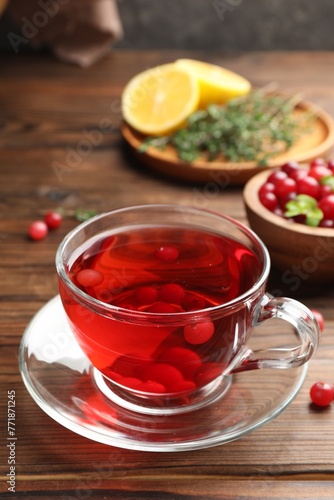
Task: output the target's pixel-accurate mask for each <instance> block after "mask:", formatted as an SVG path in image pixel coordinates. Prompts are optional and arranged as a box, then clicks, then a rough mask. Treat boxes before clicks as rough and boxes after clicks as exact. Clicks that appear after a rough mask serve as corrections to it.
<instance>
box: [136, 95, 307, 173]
mask: <svg viewBox="0 0 334 500" xmlns="http://www.w3.org/2000/svg"><path fill="white" fill-rule="evenodd" d="M298 100H299V99H298V98H296V97H294V98H289V99H287V98H285V97H283V96H278V95H265V94H264V93H263V92H261V91H257V92H253V93H251V94H249V95H248V96H246V97H242V98H238V99H233V100H231V101H229V102H228V103H227V104H226V105H225V106H221V105H216V104H212V105H210V106H209V107H208V108H207V109H206V110H199V111H195V112H194V113H193V114H192V115H191V116H190V117H189V119H188V122H187V126H186V127H185V128H182V129H180V130H177V131H176V132H174V133H172V134H171V135H168V136H163V137H148V138H147V139H146V140H145V141H144V142H143V143H142V145H141V146H140V148H139V150H140V151H141V152H145V151H147V149H148V148H149V147H151V146H153V147H156V148H159V149H164V148H165V147H166V146H167V145H171V146H173V147H174V148H175V149H176V150H177V154H178V157H179V158H180V160H182V161H186V162H190V163H191V162H193V161H194V160H196V158H198V157H199V156H201V155H202V154H203V153H204V154H205V155H206V157H207V159H208V160H209V161H212V160H215V159H216V158H217V157H219V156H224V157H225V158H227V159H228V160H229V161H232V162H238V161H257V162H258V163H259V164H260V165H265V164H267V162H268V160H269V158H271V157H272V156H276V155H278V154H280V153H282V152H284V151H286V150H287V149H289V148H290V147H291V146H292V145H293V144H294V143H295V142H296V141H297V139H298V138H299V137H300V134H301V132H302V131H303V130H304V129H305V128H306V126H307V125H308V124H309V116H307V117H306V116H305V114H303V115H301V116H297V115H296V114H295V113H293V111H294V109H295V106H296V104H297V102H298Z"/></svg>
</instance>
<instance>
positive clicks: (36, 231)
mask: <svg viewBox="0 0 334 500" xmlns="http://www.w3.org/2000/svg"><path fill="white" fill-rule="evenodd" d="M48 232H49V229H48V226H47V225H46V223H45V222H44V221H42V220H35V221H34V222H32V223H31V224H30V226H29V228H28V235H29V237H30V238H31V239H32V240H34V241H38V240H43V239H44V238H45V237H46V235H47V234H48Z"/></svg>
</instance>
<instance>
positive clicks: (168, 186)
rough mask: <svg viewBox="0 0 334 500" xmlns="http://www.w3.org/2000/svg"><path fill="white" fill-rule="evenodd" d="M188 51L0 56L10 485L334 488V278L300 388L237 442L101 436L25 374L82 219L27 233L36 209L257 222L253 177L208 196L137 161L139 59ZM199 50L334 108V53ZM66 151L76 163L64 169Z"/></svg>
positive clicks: (187, 490)
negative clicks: (133, 109) (250, 209)
mask: <svg viewBox="0 0 334 500" xmlns="http://www.w3.org/2000/svg"><path fill="white" fill-rule="evenodd" d="M181 55H182V56H184V54H183V53H182V54H180V53H178V54H175V53H173V54H172V53H168V52H161V53H159V52H140V53H135V52H121V51H119V52H118V51H116V52H113V53H112V54H111V55H110V56H109V57H108V58H107V59H105V60H103V61H101V62H99V63H97V64H96V65H95V66H94V67H92V68H88V69H80V68H78V67H74V66H68V65H64V64H62V63H60V62H58V61H56V60H54V59H52V58H49V57H46V56H44V55H18V56H14V55H13V56H3V57H1V58H0V67H1V78H0V169H1V170H0V175H1V178H0V179H1V182H0V207H1V221H0V253H1V258H0V266H1V305H0V308H1V319H0V325H1V337H0V345H1V350H0V360H1V363H0V405H1V406H0V408H1V414H0V468H1V474H2V476H1V483H0V491H1V492H2V493H1V498H7V496H8V498H39V499H49V498H61V499H64V500H65V499H88V498H91V499H94V500H97V499H101V500H102V499H110V500H111V499H116V498H124V499H139V498H141V499H153V498H154V499H173V500H181V499H186V498H187V499H190V498H194V499H195V498H202V499H210V498H212V499H218V498H219V499H227V498H229V499H230V498H233V499H238V500H241V499H253V498H254V499H255V498H259V499H267V498H277V499H280V500H283V499H296V498H303V499H312V500H314V499H318V498H331V499H333V498H334V425H333V424H334V416H333V408H332V407H330V408H328V409H326V410H324V411H315V410H314V408H312V407H311V406H310V404H309V389H310V386H311V385H312V384H313V382H315V381H317V380H320V379H326V380H328V381H330V382H331V381H332V382H333V381H334V367H333V362H332V360H333V359H334V348H333V345H334V312H333V310H334V308H333V298H334V292H333V287H331V286H328V287H327V288H325V287H324V288H323V289H321V290H318V291H315V290H312V289H311V291H308V293H307V294H304V296H303V297H302V299H303V301H304V303H305V304H306V305H308V306H309V307H314V308H317V309H319V310H320V311H321V312H322V313H323V315H324V317H325V320H326V330H325V332H324V334H323V337H322V343H321V347H320V348H319V350H318V352H317V354H316V356H315V358H314V359H313V360H312V361H311V362H310V364H309V369H308V374H307V378H306V380H305V382H304V384H303V387H302V389H301V391H300V392H299V394H298V396H297V398H296V399H295V400H294V401H293V402H292V403H291V404H290V405H289V406H288V408H287V409H286V410H285V411H284V412H283V413H282V414H281V415H279V416H278V417H277V418H276V419H275V420H273V421H272V422H270V423H268V424H267V425H265V426H263V427H261V428H260V429H258V430H256V431H255V432H253V433H251V434H249V435H247V436H246V437H244V438H242V439H239V440H237V441H234V442H230V443H228V444H225V445H221V446H217V447H214V448H208V449H203V450H196V451H189V452H180V453H158V452H143V451H132V450H126V449H121V448H116V447H109V446H106V445H104V444H99V443H97V442H94V441H91V440H88V439H86V438H84V437H82V436H80V435H77V434H75V433H72V432H71V431H69V430H68V429H66V428H64V427H62V426H61V425H60V424H58V423H57V422H55V421H54V420H52V419H51V418H50V417H49V416H47V415H46V414H45V413H44V412H43V411H42V410H41V409H40V408H39V407H38V406H37V404H36V403H35V402H34V401H33V400H32V398H31V397H30V395H29V394H28V392H27V390H26V388H25V386H24V384H23V382H22V379H21V376H20V372H19V368H18V347H19V344H20V341H21V337H22V334H23V332H24V330H25V328H26V326H27V324H28V322H29V320H30V319H31V318H32V316H33V315H34V314H35V313H36V312H37V311H38V310H39V309H40V308H41V307H42V306H43V305H44V304H45V303H46V302H47V301H48V300H49V299H51V298H52V297H53V296H55V295H56V294H57V281H56V274H55V268H54V256H55V251H56V248H57V246H58V244H59V243H60V241H61V239H62V238H63V236H64V235H65V234H66V233H67V232H68V231H69V230H70V229H71V228H73V227H74V226H75V225H76V224H77V222H76V221H75V220H74V219H73V218H72V217H66V218H65V221H64V223H63V225H62V226H61V228H60V229H58V230H56V231H53V232H52V233H50V234H49V235H48V237H47V238H46V239H45V240H43V241H41V242H38V243H34V242H31V241H29V240H28V238H27V236H26V235H27V227H28V225H29V223H30V222H31V221H32V220H34V219H38V218H41V217H42V216H43V214H44V213H45V212H46V211H47V210H49V209H54V208H56V207H59V206H62V207H64V208H66V209H68V210H69V211H70V210H73V209H76V208H78V207H83V208H93V209H95V210H96V211H98V212H101V211H107V210H111V209H114V208H116V207H121V206H126V205H130V204H140V203H153V202H176V203H180V204H190V205H195V206H202V207H207V208H212V209H215V210H218V211H221V212H224V213H226V214H228V215H230V216H232V217H234V218H236V219H238V220H240V221H242V222H245V223H247V220H246V216H245V210H244V207H243V202H242V198H241V192H242V190H241V188H238V187H234V188H227V189H225V190H224V191H216V190H215V191H214V192H213V194H211V195H210V194H209V193H208V191H205V186H199V185H191V184H189V183H180V182H174V181H173V180H168V179H166V178H163V177H160V176H159V175H157V174H155V173H153V172H152V171H150V170H148V169H146V168H144V167H143V166H141V165H139V164H137V163H136V162H134V161H133V159H132V157H131V155H129V154H128V151H127V150H126V148H125V147H124V144H123V141H122V137H121V134H120V130H119V126H120V122H121V116H120V106H119V104H120V100H119V99H120V95H121V91H122V88H123V86H124V84H125V83H126V82H127V81H128V80H129V78H130V77H131V76H133V75H134V74H135V73H137V72H138V71H140V70H142V69H144V68H147V67H149V66H153V65H156V64H161V63H164V62H167V61H170V60H172V59H173V58H175V57H179V56H181ZM187 56H192V57H197V58H202V59H207V60H210V61H212V62H216V63H219V64H221V65H225V66H227V67H229V68H231V69H233V70H236V71H238V72H240V73H241V74H244V75H245V76H247V77H248V78H249V79H250V80H251V81H252V83H253V84H254V86H257V87H259V86H265V85H267V84H268V83H270V82H272V81H276V82H278V84H279V86H280V87H281V88H283V89H286V90H288V91H289V92H300V91H301V92H302V93H303V95H304V97H305V98H307V99H309V100H312V101H313V102H315V103H317V104H318V105H320V106H321V107H323V108H324V109H325V110H326V111H327V112H328V113H329V114H331V115H332V116H334V73H333V71H332V68H333V67H334V54H333V53H302V52H301V53H281V52H275V53H243V54H238V55H219V54H205V53H202V54H187ZM94 133H95V134H94ZM85 141H86V142H85ZM87 141H88V143H87ZM87 144H88V146H87ZM85 145H86V146H85ZM75 153H76V154H75ZM55 162H58V163H55ZM56 164H58V165H59V164H62V165H65V167H66V168H64V170H61V171H60V170H59V169H57V168H55V165H56ZM274 279H275V276H274ZM290 295H291V292H290ZM295 298H300V296H298V295H295ZM277 340H279V334H278V339H277ZM11 391H13V392H11ZM10 394H13V395H15V402H16V407H15V409H16V411H15V414H16V420H15V437H16V438H17V439H16V440H15V447H14V448H15V451H14V455H15V489H16V493H15V494H14V493H12V492H8V490H7V488H8V486H9V484H8V483H6V481H7V480H8V476H7V475H8V474H9V473H10V468H9V467H10V464H8V459H9V457H10V448H9V447H8V446H7V444H8V432H7V420H8V413H7V411H8V401H9V399H8V398H9V395H10ZM26 492H27V493H26Z"/></svg>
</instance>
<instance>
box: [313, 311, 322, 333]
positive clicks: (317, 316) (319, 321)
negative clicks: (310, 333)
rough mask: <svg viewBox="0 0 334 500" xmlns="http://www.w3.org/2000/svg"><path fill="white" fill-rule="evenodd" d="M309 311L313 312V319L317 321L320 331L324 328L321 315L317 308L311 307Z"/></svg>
mask: <svg viewBox="0 0 334 500" xmlns="http://www.w3.org/2000/svg"><path fill="white" fill-rule="evenodd" d="M311 312H312V313H313V314H314V316H315V319H316V320H317V321H318V324H319V328H320V331H321V332H322V331H323V330H324V328H325V320H324V317H323V315H322V314H321V312H320V311H318V310H317V309H311Z"/></svg>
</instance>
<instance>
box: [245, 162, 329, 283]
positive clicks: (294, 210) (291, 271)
mask: <svg viewBox="0 0 334 500" xmlns="http://www.w3.org/2000/svg"><path fill="white" fill-rule="evenodd" d="M243 198H244V203H245V207H246V212H247V217H248V221H249V224H250V226H251V228H252V229H253V230H254V232H256V233H257V234H258V236H259V237H260V238H261V239H262V241H263V242H264V244H265V245H266V247H267V248H268V250H269V253H270V257H271V261H272V265H273V266H274V267H276V268H277V269H278V270H280V271H281V273H282V280H283V282H285V283H286V284H289V282H290V283H291V284H292V283H293V281H294V280H295V281H296V282H297V281H298V280H299V282H305V283H326V282H331V281H334V160H325V159H320V158H318V159H314V160H313V161H311V163H309V164H307V165H305V164H303V165H301V164H299V163H296V162H288V163H285V164H284V165H282V166H281V167H280V168H278V169H275V170H270V171H262V172H261V173H259V174H257V175H255V176H254V177H252V178H251V179H250V180H249V181H248V182H247V184H246V185H245V188H244V192H243Z"/></svg>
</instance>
